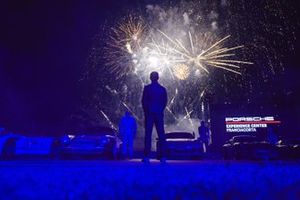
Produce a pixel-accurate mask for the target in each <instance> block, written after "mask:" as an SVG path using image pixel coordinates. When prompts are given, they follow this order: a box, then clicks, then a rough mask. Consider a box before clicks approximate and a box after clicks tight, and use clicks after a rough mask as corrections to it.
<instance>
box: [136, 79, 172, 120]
mask: <svg viewBox="0 0 300 200" xmlns="http://www.w3.org/2000/svg"><path fill="white" fill-rule="evenodd" d="M167 102H168V97H167V90H166V88H164V87H163V86H161V85H160V84H159V83H157V82H153V83H151V84H149V85H146V86H145V87H144V91H143V97H142V105H143V109H144V113H145V114H148V113H163V112H164V109H165V108H166V106H167Z"/></svg>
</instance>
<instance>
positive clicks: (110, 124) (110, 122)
mask: <svg viewBox="0 0 300 200" xmlns="http://www.w3.org/2000/svg"><path fill="white" fill-rule="evenodd" d="M100 112H101V114H102V115H103V117H104V118H105V119H106V121H107V122H108V124H109V126H110V127H111V128H112V129H115V130H118V129H117V128H116V127H115V125H114V124H113V123H112V121H111V120H110V119H109V117H108V116H107V115H106V114H105V113H104V112H103V111H102V110H100Z"/></svg>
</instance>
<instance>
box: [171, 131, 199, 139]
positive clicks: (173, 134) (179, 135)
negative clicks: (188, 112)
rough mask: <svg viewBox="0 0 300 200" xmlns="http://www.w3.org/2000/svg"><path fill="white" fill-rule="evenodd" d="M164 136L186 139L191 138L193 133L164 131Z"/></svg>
mask: <svg viewBox="0 0 300 200" xmlns="http://www.w3.org/2000/svg"><path fill="white" fill-rule="evenodd" d="M166 138H186V139H193V138H194V135H193V134H192V133H189V132H171V133H166Z"/></svg>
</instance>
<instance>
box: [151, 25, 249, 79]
mask: <svg viewBox="0 0 300 200" xmlns="http://www.w3.org/2000/svg"><path fill="white" fill-rule="evenodd" d="M159 33H160V34H161V35H162V36H163V37H164V38H165V39H166V40H167V41H168V42H169V46H168V47H167V48H166V47H165V46H162V45H157V44H155V45H153V44H152V46H154V47H155V48H157V49H161V50H163V51H166V52H169V54H170V55H172V57H173V59H171V60H172V61H175V62H184V63H192V64H193V65H194V66H196V67H197V68H200V69H202V70H204V71H205V72H206V73H209V70H208V69H207V66H212V67H216V68H220V69H223V70H226V71H229V72H233V73H236V74H240V75H241V72H239V71H238V69H239V68H240V66H239V65H241V64H253V63H251V62H246V61H241V60H237V59H232V58H231V57H233V56H235V54H234V53H232V52H233V51H234V50H238V49H241V48H243V47H244V46H243V45H239V46H234V47H225V46H224V41H226V40H227V39H228V38H229V37H230V35H228V36H226V37H224V38H222V39H220V40H218V41H216V42H215V43H213V44H212V45H211V46H209V47H208V48H206V49H204V48H203V46H204V45H205V43H206V42H204V41H205V40H198V39H197V38H196V40H193V36H192V34H191V33H190V32H189V34H188V35H189V42H187V43H188V45H185V44H184V43H182V42H181V41H180V40H179V39H172V38H171V37H170V36H168V35H167V34H166V33H164V32H162V31H160V30H159ZM174 58H176V59H174Z"/></svg>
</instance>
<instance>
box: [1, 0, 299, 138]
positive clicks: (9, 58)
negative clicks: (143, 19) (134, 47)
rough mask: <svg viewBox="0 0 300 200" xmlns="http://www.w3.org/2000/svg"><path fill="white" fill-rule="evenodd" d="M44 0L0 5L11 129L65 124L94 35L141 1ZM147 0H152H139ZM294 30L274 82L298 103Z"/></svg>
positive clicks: (6, 118)
mask: <svg viewBox="0 0 300 200" xmlns="http://www.w3.org/2000/svg"><path fill="white" fill-rule="evenodd" d="M45 2H46V1H34V0H30V1H7V2H5V3H1V4H2V5H0V18H1V19H0V25H1V28H0V91H1V97H0V126H4V127H7V128H9V129H12V130H20V131H27V132H41V133H53V132H55V131H57V132H59V131H62V130H64V128H65V127H66V119H67V118H68V117H69V116H70V115H71V114H72V113H73V112H74V110H76V109H78V107H79V105H80V104H81V103H82V100H81V99H82V96H84V95H86V94H87V93H88V92H87V91H89V89H90V88H89V87H90V86H89V85H88V84H87V83H85V84H82V83H81V82H80V81H79V79H81V78H82V74H83V73H84V72H85V70H86V68H87V66H86V65H87V60H88V56H89V55H90V52H91V50H90V49H91V47H92V46H93V43H94V41H95V40H94V37H95V35H96V34H97V33H99V30H101V27H102V26H103V25H104V24H105V23H107V22H108V21H110V20H111V19H116V18H117V17H118V16H122V14H123V13H124V12H125V11H128V9H130V8H135V9H137V8H138V7H139V6H141V4H142V3H138V2H139V1H129V0H127V1H125V0H122V1H120V0H118V1H105V3H104V1H103V2H102V1H88V2H87V1H63V3H61V2H59V1H58V2H59V3H58V2H51V3H50V2H48V3H45ZM286 2H287V3H288V4H291V5H296V2H292V1H286ZM148 3H154V1H143V4H148ZM291 7H295V6H291ZM295 10H298V9H295ZM297 16H298V18H299V14H298V15H297ZM292 21H294V22H296V21H297V20H292ZM297 23H298V24H297ZM296 25H298V27H299V21H298V22H296V24H295V26H296ZM295 34H296V35H297V38H296V41H295V44H294V45H295V49H294V52H293V53H291V54H289V55H285V57H284V58H283V63H284V65H285V72H284V75H282V76H280V78H279V79H278V80H275V82H276V81H277V82H276V83H278V84H283V85H285V86H286V87H287V88H288V93H287V94H283V96H285V95H287V96H289V97H288V101H287V103H293V104H298V102H299V100H300V98H299V96H300V95H299V90H300V82H299V75H300V73H299V70H300V66H299V61H300V59H299V56H297V55H300V51H299V48H300V45H299V28H297V30H296V33H295ZM273 83H274V82H273ZM298 107H299V106H298ZM298 116H299V115H298Z"/></svg>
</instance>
